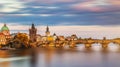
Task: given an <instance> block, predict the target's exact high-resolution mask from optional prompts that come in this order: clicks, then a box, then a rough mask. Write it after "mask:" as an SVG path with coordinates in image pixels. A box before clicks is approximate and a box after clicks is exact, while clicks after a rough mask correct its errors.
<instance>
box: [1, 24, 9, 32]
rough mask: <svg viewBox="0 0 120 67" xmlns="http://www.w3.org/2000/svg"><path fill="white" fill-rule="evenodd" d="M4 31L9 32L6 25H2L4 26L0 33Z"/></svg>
mask: <svg viewBox="0 0 120 67" xmlns="http://www.w3.org/2000/svg"><path fill="white" fill-rule="evenodd" d="M5 30H7V31H8V30H9V28H8V27H7V26H6V24H4V26H3V27H2V28H1V31H5Z"/></svg>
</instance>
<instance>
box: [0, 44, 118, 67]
mask: <svg viewBox="0 0 120 67" xmlns="http://www.w3.org/2000/svg"><path fill="white" fill-rule="evenodd" d="M119 53H120V48H119V47H118V46H117V45H113V44H110V46H109V47H108V48H107V49H103V48H101V47H100V45H96V44H94V45H93V47H92V48H89V49H87V48H84V45H79V46H78V47H76V48H73V49H72V48H35V49H26V50H11V51H0V59H1V58H2V59H6V58H7V59H8V60H9V58H14V59H18V58H20V57H21V59H18V60H13V61H1V60H0V61H1V62H0V67H114V66H115V67H119V66H120V64H119V62H120V56H119ZM29 57H30V58H29Z"/></svg>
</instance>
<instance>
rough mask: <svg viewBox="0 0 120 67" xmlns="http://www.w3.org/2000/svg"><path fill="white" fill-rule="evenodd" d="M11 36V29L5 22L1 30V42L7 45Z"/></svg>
mask: <svg viewBox="0 0 120 67" xmlns="http://www.w3.org/2000/svg"><path fill="white" fill-rule="evenodd" d="M10 38H11V35H10V30H9V28H8V27H7V25H6V24H4V26H3V27H2V28H1V31H0V44H2V45H5V44H6V43H7V41H8V40H9V39H10Z"/></svg>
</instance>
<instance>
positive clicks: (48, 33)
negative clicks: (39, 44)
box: [46, 26, 50, 36]
mask: <svg viewBox="0 0 120 67" xmlns="http://www.w3.org/2000/svg"><path fill="white" fill-rule="evenodd" d="M46 36H50V31H49V27H48V26H47V28H46Z"/></svg>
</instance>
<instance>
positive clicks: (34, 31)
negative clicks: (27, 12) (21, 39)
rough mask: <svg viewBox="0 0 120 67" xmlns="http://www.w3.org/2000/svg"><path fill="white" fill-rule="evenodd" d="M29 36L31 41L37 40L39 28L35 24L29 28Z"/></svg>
mask: <svg viewBox="0 0 120 67" xmlns="http://www.w3.org/2000/svg"><path fill="white" fill-rule="evenodd" d="M29 36H30V41H31V42H36V41H37V38H36V37H37V29H36V28H35V25H34V24H32V26H31V29H29Z"/></svg>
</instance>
